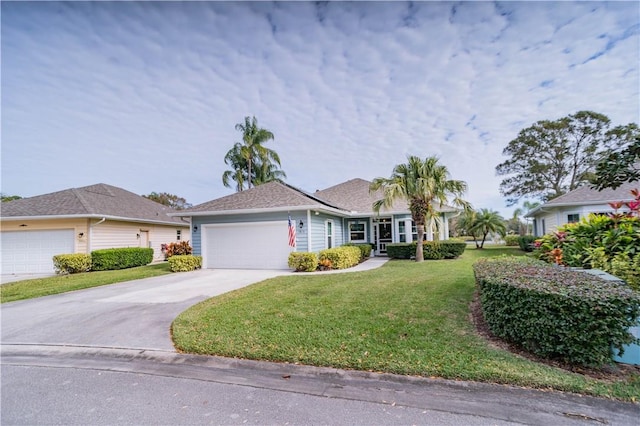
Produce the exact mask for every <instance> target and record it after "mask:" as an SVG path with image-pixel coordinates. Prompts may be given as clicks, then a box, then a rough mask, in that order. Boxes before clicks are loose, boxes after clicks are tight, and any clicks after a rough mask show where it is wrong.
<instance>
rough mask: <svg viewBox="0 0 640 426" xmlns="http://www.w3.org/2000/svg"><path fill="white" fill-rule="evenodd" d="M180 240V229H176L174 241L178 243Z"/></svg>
mask: <svg viewBox="0 0 640 426" xmlns="http://www.w3.org/2000/svg"><path fill="white" fill-rule="evenodd" d="M181 239H182V230H181V229H177V230H176V241H180V240H181Z"/></svg>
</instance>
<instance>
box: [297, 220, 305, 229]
mask: <svg viewBox="0 0 640 426" xmlns="http://www.w3.org/2000/svg"><path fill="white" fill-rule="evenodd" d="M298 226H299V227H300V229H302V227H303V226H304V222H303V221H302V219H300V225H298Z"/></svg>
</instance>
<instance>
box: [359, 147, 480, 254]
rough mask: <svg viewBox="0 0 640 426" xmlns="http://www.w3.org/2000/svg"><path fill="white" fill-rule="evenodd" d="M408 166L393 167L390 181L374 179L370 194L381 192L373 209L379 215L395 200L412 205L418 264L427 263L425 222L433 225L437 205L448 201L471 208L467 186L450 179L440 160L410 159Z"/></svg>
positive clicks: (431, 158)
mask: <svg viewBox="0 0 640 426" xmlns="http://www.w3.org/2000/svg"><path fill="white" fill-rule="evenodd" d="M407 159H408V162H407V163H406V164H398V165H396V166H395V167H394V168H393V173H392V174H391V177H389V178H381V177H379V178H375V179H374V180H373V182H372V183H371V185H370V187H369V191H370V192H375V191H377V190H380V189H381V190H382V195H383V198H382V199H381V200H378V201H376V202H374V203H373V209H374V211H375V212H377V213H379V212H380V209H381V208H382V207H387V208H389V207H391V206H392V205H393V203H394V202H395V201H396V200H406V201H407V202H408V203H409V210H410V211H411V218H412V219H413V223H415V225H416V230H417V233H418V244H417V245H416V262H422V261H423V260H424V253H423V249H422V240H423V239H424V231H425V223H433V221H434V220H435V219H436V218H437V217H438V212H437V210H436V206H437V205H439V204H445V203H447V202H448V198H449V197H453V199H452V203H453V204H455V205H457V206H460V207H463V208H465V209H466V208H468V207H469V203H468V202H467V201H465V200H463V199H462V198H461V197H462V195H463V194H464V192H466V190H467V184H466V183H465V182H463V181H461V180H451V179H449V171H448V170H447V168H446V167H445V166H443V165H440V164H438V158H437V157H427V158H425V159H424V160H422V159H421V158H420V157H416V156H413V155H412V156H409V157H407Z"/></svg>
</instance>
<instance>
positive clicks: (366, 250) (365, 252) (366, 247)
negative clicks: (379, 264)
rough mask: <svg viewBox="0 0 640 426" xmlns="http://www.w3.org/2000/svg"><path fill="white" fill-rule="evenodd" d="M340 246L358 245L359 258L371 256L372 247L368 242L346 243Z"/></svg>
mask: <svg viewBox="0 0 640 426" xmlns="http://www.w3.org/2000/svg"><path fill="white" fill-rule="evenodd" d="M342 247H358V248H359V249H360V252H361V253H360V260H364V259H366V258H367V257H369V256H371V250H373V247H372V246H371V244H369V243H346V244H343V245H342Z"/></svg>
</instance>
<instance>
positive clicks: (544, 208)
mask: <svg viewBox="0 0 640 426" xmlns="http://www.w3.org/2000/svg"><path fill="white" fill-rule="evenodd" d="M635 188H640V182H627V183H625V184H623V185H622V186H620V187H618V188H617V189H610V188H607V189H604V190H602V191H600V192H598V191H597V190H595V189H592V188H590V187H589V185H584V186H581V187H580V188H577V189H574V190H573V191H571V192H568V193H566V194H564V195H561V196H559V197H557V198H554V199H553V200H551V201H549V202H547V203H545V204H543V205H541V206H538V207H536V208H535V209H533V210H531V211H530V212H528V213H527V214H526V215H525V217H528V218H531V219H533V235H535V236H536V237H540V236H542V235H544V234H548V233H550V232H553V231H555V230H556V229H557V228H558V227H560V226H562V225H565V224H567V223H573V222H578V221H580V219H582V218H585V217H587V216H588V215H589V214H590V213H603V214H606V213H612V212H613V211H614V209H613V208H612V207H611V206H610V205H609V203H611V202H616V201H632V200H633V199H634V197H633V196H632V195H631V190H632V189H635ZM619 211H621V212H626V211H629V209H628V208H627V207H626V206H623V207H622V208H621V209H620V210H619Z"/></svg>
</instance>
